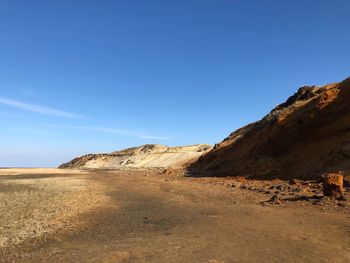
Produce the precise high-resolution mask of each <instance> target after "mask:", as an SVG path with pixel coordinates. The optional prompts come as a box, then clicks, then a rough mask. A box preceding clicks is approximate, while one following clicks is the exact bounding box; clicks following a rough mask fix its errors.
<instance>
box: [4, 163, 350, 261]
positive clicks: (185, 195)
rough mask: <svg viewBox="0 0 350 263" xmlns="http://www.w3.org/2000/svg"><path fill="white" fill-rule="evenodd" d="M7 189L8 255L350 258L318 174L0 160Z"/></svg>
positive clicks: (346, 220) (341, 224)
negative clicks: (219, 174)
mask: <svg viewBox="0 0 350 263" xmlns="http://www.w3.org/2000/svg"><path fill="white" fill-rule="evenodd" d="M346 190H349V189H346ZM345 193H346V195H345V197H346V198H348V192H345ZM0 198H1V202H0V261H1V262H183V263H185V262H210V263H218V262H350V211H349V207H350V206H349V201H346V200H330V199H324V198H322V195H321V193H320V185H319V183H318V182H312V181H310V182H305V181H297V182H291V183H290V182H286V181H249V180H245V179H240V178H226V179H220V178H214V179H212V178H188V177H183V176H182V174H181V173H180V172H167V171H165V172H163V171H161V170H159V171H156V170H153V171H147V170H145V171H102V170H95V171H77V170H52V169H51V170H45V169H41V170H38V169H37V170H35V169H34V170H28V169H26V170H18V169H17V170H13V169H0Z"/></svg>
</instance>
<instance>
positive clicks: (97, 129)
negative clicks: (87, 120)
mask: <svg viewBox="0 0 350 263" xmlns="http://www.w3.org/2000/svg"><path fill="white" fill-rule="evenodd" d="M43 125H45V126H49V127H56V128H65V129H75V130H85V131H95V132H103V133H112V134H119V135H126V136H133V137H137V138H139V139H152V140H170V139H171V138H170V137H166V136H157V135H148V134H144V133H140V132H136V131H131V130H126V129H119V128H107V127H93V126H80V125H60V124H43Z"/></svg>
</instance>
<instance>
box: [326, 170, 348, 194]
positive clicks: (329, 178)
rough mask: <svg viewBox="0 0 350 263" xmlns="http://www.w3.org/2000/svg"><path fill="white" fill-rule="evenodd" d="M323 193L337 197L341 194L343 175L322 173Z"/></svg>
mask: <svg viewBox="0 0 350 263" xmlns="http://www.w3.org/2000/svg"><path fill="white" fill-rule="evenodd" d="M322 179H323V195H324V196H328V197H334V198H339V197H341V196H342V195H343V175H341V174H337V173H327V174H324V175H322Z"/></svg>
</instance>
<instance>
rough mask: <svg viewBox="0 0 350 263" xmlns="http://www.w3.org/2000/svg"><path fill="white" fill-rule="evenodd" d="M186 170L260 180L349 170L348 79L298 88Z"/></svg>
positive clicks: (202, 173)
mask: <svg viewBox="0 0 350 263" xmlns="http://www.w3.org/2000/svg"><path fill="white" fill-rule="evenodd" d="M189 168H190V170H191V172H192V173H193V174H197V175H214V176H244V177H251V178H260V179H264V178H265V179H266V178H269V179H271V178H281V179H291V178H298V179H316V178H319V176H320V175H321V174H322V173H324V172H339V171H342V172H343V173H345V174H349V173H348V172H347V171H348V170H349V169H350V78H349V79H346V80H344V81H343V82H340V83H334V84H329V85H325V86H322V87H316V86H306V87H302V88H300V89H299V90H298V92H297V93H296V94H294V95H293V96H292V97H290V98H289V99H288V100H287V101H286V102H285V103H283V104H281V105H279V106H277V107H276V108H275V109H273V110H272V112H271V113H270V114H268V115H267V116H266V117H264V118H263V119H262V120H260V121H258V122H255V123H252V124H249V125H247V126H245V127H243V128H241V129H239V130H237V131H235V132H233V133H232V134H231V135H230V136H229V137H228V138H226V139H225V140H224V141H223V142H221V143H219V144H217V145H215V146H214V148H213V150H211V151H210V152H208V153H206V154H204V155H203V156H201V157H200V158H199V160H198V161H197V162H195V163H193V164H192V165H191V166H190V167H189Z"/></svg>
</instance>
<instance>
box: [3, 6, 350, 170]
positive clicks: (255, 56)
mask: <svg viewBox="0 0 350 263" xmlns="http://www.w3.org/2000/svg"><path fill="white" fill-rule="evenodd" d="M349 9H350V2H349V1H345V0H344V1H340V0H333V1H324V0H319V1H310V0H290V1H287V0H285V1H280V0H274V1H272V0H266V1H260V0H255V1H246V0H245V1H243V0H242V1H238V0H237V1H235V0H231V1H229V0H215V1H214V0H211V1H208V0H200V1H194V0H193V1H191V0H186V1H184V0H179V1H168V0H159V1H152V0H147V1H145V0H144V1H138V0H135V1H126V0H123V1H118V0H113V1H112V0H111V1H108V0H102V1H96V0H95V1H89V0H84V1H78V0H69V1H67V0H60V1H35V0H32V1H26V0H22V1H20V0H0V36H1V41H0V118H1V126H0V145H1V146H0V166H55V165H58V164H60V163H61V162H63V161H68V160H69V159H70V158H72V157H74V156H76V155H81V154H84V153H88V152H109V151H114V150H117V149H122V148H125V147H130V146H135V145H140V144H145V143H161V144H166V145H186V144H196V143H210V144H214V143H216V142H218V141H220V140H222V139H223V138H225V137H226V136H227V135H228V134H229V133H230V132H232V131H233V130H235V129H236V128H239V127H241V126H242V125H245V124H247V123H249V122H252V121H255V120H257V119H260V118H261V117H263V116H264V115H265V114H266V113H268V112H269V111H270V110H271V109H272V108H273V107H274V106H275V105H277V104H278V103H281V102H282V101H284V100H285V99H286V98H287V97H288V96H290V95H291V94H292V93H294V92H295V90H296V89H297V88H298V87H300V86H302V85H306V84H317V85H320V84H326V83H329V82H335V81H340V80H342V79H345V78H346V77H348V76H349V75H350V74H349V61H350V49H349V43H350V34H349V28H350V21H349V20H350V17H349V15H348V10H349Z"/></svg>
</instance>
